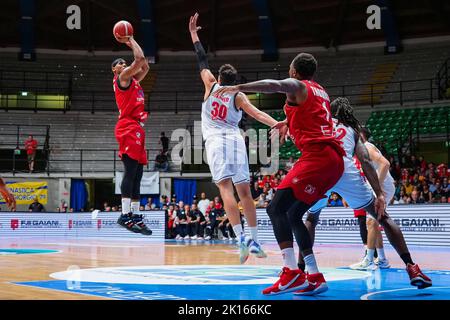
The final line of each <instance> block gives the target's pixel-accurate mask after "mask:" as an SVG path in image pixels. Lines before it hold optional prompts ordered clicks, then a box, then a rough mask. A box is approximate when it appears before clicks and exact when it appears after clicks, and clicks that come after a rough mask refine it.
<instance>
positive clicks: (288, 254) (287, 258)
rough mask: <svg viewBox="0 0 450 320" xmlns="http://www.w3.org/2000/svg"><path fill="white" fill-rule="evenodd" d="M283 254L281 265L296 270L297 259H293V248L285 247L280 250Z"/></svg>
mask: <svg viewBox="0 0 450 320" xmlns="http://www.w3.org/2000/svg"><path fill="white" fill-rule="evenodd" d="M281 255H282V256H283V266H285V267H288V268H289V269H291V270H297V260H296V259H295V252H294V248H286V249H282V250H281Z"/></svg>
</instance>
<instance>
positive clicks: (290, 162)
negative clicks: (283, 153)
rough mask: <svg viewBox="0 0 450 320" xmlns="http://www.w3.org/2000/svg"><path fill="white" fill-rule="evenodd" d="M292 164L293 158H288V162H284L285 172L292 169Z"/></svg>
mask: <svg viewBox="0 0 450 320" xmlns="http://www.w3.org/2000/svg"><path fill="white" fill-rule="evenodd" d="M294 164H295V160H294V157H289V160H288V162H286V165H285V166H284V169H285V170H286V171H289V170H291V169H292V167H293V166H294Z"/></svg>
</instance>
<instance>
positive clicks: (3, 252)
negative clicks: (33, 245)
mask: <svg viewBox="0 0 450 320" xmlns="http://www.w3.org/2000/svg"><path fill="white" fill-rule="evenodd" d="M58 252H60V251H59V250H49V249H0V256H3V255H7V256H10V255H20V254H46V253H58Z"/></svg>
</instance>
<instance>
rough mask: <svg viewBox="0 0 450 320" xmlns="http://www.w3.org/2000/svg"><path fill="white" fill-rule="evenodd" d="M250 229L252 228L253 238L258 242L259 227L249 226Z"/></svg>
mask: <svg viewBox="0 0 450 320" xmlns="http://www.w3.org/2000/svg"><path fill="white" fill-rule="evenodd" d="M248 230H250V235H251V236H252V239H253V240H255V241H256V242H258V227H248Z"/></svg>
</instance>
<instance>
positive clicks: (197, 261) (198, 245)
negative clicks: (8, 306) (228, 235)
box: [0, 238, 450, 300]
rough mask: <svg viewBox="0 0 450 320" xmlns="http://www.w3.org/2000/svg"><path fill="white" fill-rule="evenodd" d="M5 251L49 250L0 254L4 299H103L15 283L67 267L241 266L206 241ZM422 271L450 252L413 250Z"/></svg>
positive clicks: (328, 259) (349, 253) (81, 243)
mask: <svg viewBox="0 0 450 320" xmlns="http://www.w3.org/2000/svg"><path fill="white" fill-rule="evenodd" d="M264 247H265V250H266V252H267V253H268V257H267V258H266V259H256V258H254V257H251V258H250V259H249V261H248V262H247V263H246V264H248V265H263V266H281V258H280V255H279V251H278V249H277V246H276V244H274V243H269V244H264ZM0 249H18V250H19V249H50V250H57V252H56V253H46V254H0V299H3V300H15V299H33V300H34V299H38V300H39V299H49V300H60V299H64V300H65V299H67V300H72V299H77V300H80V299H82V300H84V299H104V298H102V297H95V296H89V295H80V294H75V293H67V292H61V291H56V290H48V289H44V288H36V287H30V286H23V285H19V284H15V283H16V282H27V281H47V280H52V278H51V277H50V274H52V273H54V272H61V271H65V270H67V269H68V268H73V267H75V268H80V269H88V268H103V267H139V266H168V265H178V266H180V265H238V264H239V260H238V251H237V247H236V246H235V245H234V244H232V243H228V242H226V243H223V242H220V243H211V242H206V241H187V242H185V241H182V242H175V241H169V242H168V241H166V242H163V241H160V242H155V241H145V242H143V241H130V240H120V239H117V240H99V239H61V238H58V239H57V238H39V239H37V238H35V239H1V240H0ZM315 253H316V256H317V261H318V263H319V266H320V267H342V266H348V265H350V264H352V263H355V262H357V261H359V260H360V258H361V257H362V248H361V247H360V246H355V245H320V244H318V245H316V247H315ZM386 253H387V256H388V258H389V260H390V262H391V265H392V266H393V267H398V268H403V264H402V262H401V260H400V259H399V258H398V257H397V255H396V253H395V251H394V250H393V249H391V248H386ZM411 253H412V256H413V259H414V260H415V261H416V262H417V263H419V264H420V265H421V267H422V269H436V270H447V269H449V266H450V250H449V249H446V248H441V249H433V250H429V249H428V248H424V247H413V248H411Z"/></svg>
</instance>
